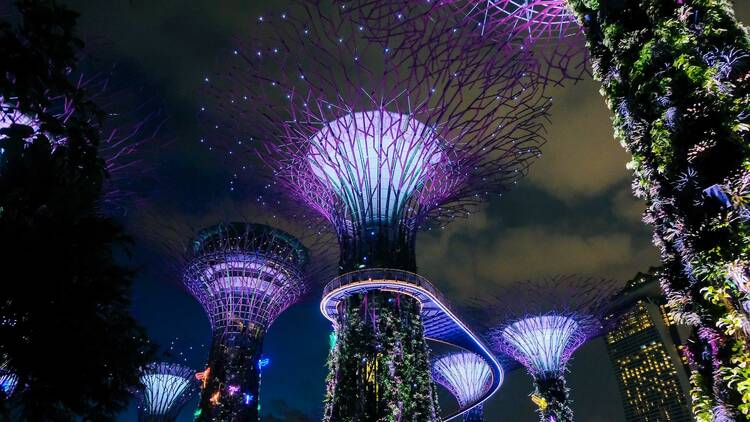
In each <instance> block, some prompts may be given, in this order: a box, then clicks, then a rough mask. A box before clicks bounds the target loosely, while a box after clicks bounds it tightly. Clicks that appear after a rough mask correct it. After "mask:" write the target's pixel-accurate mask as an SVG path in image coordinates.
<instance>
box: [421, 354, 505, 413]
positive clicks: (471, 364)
mask: <svg viewBox="0 0 750 422" xmlns="http://www.w3.org/2000/svg"><path fill="white" fill-rule="evenodd" d="M432 377H433V378H434V379H435V381H436V382H437V383H438V384H440V385H442V386H443V387H445V388H446V389H447V390H448V391H450V392H451V394H453V396H454V397H455V398H456V400H457V401H458V404H459V405H460V406H461V407H464V406H466V405H468V404H470V403H473V402H474V401H476V400H477V399H478V398H479V397H480V395H481V394H482V391H484V390H485V389H486V386H487V384H488V383H489V382H490V377H491V371H490V366H489V365H488V364H487V362H485V360H484V359H482V357H481V356H479V355H477V354H474V353H470V352H455V353H448V354H445V355H442V356H438V357H436V358H434V359H433V360H432ZM483 420H484V415H483V407H482V405H481V404H480V405H479V406H476V407H474V408H472V409H471V410H470V411H468V412H466V413H465V414H464V421H465V422H482V421H483Z"/></svg>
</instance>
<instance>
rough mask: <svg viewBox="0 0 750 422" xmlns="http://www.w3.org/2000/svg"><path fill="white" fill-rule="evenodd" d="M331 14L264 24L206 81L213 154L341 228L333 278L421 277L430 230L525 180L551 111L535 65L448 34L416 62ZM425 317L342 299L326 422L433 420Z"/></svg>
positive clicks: (437, 30) (445, 26)
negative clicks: (261, 168)
mask: <svg viewBox="0 0 750 422" xmlns="http://www.w3.org/2000/svg"><path fill="white" fill-rule="evenodd" d="M322 3H325V4H319V5H310V4H305V5H300V10H293V11H289V12H288V13H282V14H280V15H277V16H261V17H259V18H258V26H257V28H253V34H254V38H253V39H252V40H250V41H249V42H238V47H237V48H236V49H235V50H234V51H233V52H232V53H233V54H231V56H230V59H229V62H228V66H229V69H228V70H225V71H223V72H220V73H219V74H218V75H216V76H215V77H207V78H206V81H207V86H208V92H209V94H210V97H209V98H208V99H207V100H208V101H207V103H208V104H207V105H206V107H204V114H205V115H207V116H209V120H211V121H212V124H210V125H208V127H209V129H208V132H207V133H206V136H205V138H204V141H207V142H208V143H209V145H211V146H214V147H219V148H220V149H221V150H223V151H225V152H226V153H227V154H228V155H229V156H230V158H232V157H239V158H240V160H241V163H242V164H243V165H244V164H247V163H248V160H247V155H246V154H243V153H246V152H250V154H251V156H255V155H256V154H257V153H258V152H260V156H261V158H262V160H263V161H264V162H265V163H266V164H267V165H268V166H269V167H270V168H271V169H272V171H273V176H274V181H273V183H275V184H276V185H277V186H280V187H281V188H283V189H285V190H286V191H287V192H288V193H289V194H290V196H291V197H293V198H295V199H296V200H297V201H299V202H300V203H302V204H304V205H306V206H307V207H308V208H309V209H312V210H314V211H316V212H317V213H318V214H319V215H320V216H321V217H322V218H324V219H325V220H327V221H328V222H329V223H330V224H331V225H332V226H333V228H334V229H335V232H336V234H337V237H338V241H339V247H340V259H339V272H340V273H341V274H346V273H351V272H355V276H356V274H361V278H362V280H360V281H361V282H362V283H364V284H367V283H368V281H367V280H368V279H371V277H370V275H369V273H367V270H369V269H378V268H387V269H389V271H391V270H401V271H404V272H414V271H416V258H415V252H414V245H415V240H416V235H417V232H418V230H419V229H420V228H421V227H423V226H424V225H425V223H426V222H427V221H432V222H434V223H436V225H438V226H443V225H444V224H446V223H447V222H449V221H451V220H452V219H455V218H457V217H465V216H468V215H469V214H470V213H471V212H472V211H473V210H474V208H475V206H476V205H477V204H478V203H479V202H480V201H482V199H483V198H485V197H486V196H487V195H489V194H498V193H503V192H504V191H506V190H507V189H508V188H510V187H511V186H513V184H514V183H515V182H516V181H517V180H518V179H519V178H520V177H522V176H523V175H524V174H525V173H526V170H527V168H528V166H529V164H530V162H531V160H532V159H533V158H535V157H537V156H538V155H539V154H540V152H539V147H540V146H541V144H542V143H543V141H544V139H543V130H544V125H543V124H544V122H545V117H546V110H547V108H548V106H549V99H548V98H545V97H544V96H543V95H542V94H541V89H540V87H539V85H538V83H537V82H538V79H539V77H538V75H537V74H536V73H534V71H533V70H534V67H533V66H534V62H533V58H532V57H531V56H530V54H526V53H524V52H520V51H518V50H510V49H508V50H503V49H500V50H498V49H489V48H481V47H477V48H467V43H466V39H465V37H468V36H471V34H469V33H462V32H459V31H453V30H452V29H453V26H452V25H451V24H450V23H448V22H440V21H436V22H435V24H434V26H433V27H429V28H427V29H426V32H425V33H424V35H425V36H426V37H429V38H430V39H431V40H432V43H430V45H425V44H417V43H412V44H410V45H413V46H415V48H414V49H413V50H410V51H407V49H405V48H403V46H402V44H401V41H403V38H401V37H400V36H398V35H394V36H393V37H392V38H391V37H385V38H386V40H385V41H384V42H377V43H376V42H372V40H371V39H369V38H368V36H367V34H368V33H369V31H368V30H367V28H365V27H364V26H361V25H358V24H356V23H355V22H354V21H352V20H351V19H348V18H345V17H344V16H342V15H341V13H342V9H341V8H340V7H338V6H337V5H335V4H329V3H326V2H322ZM297 12H299V13H297ZM271 22H272V24H270V23H271ZM407 278H408V279H411V278H413V277H407ZM365 290H366V289H365ZM420 309H421V306H420V303H418V301H417V300H416V299H414V298H413V297H410V296H409V295H403V294H400V293H398V292H393V291H385V290H383V289H381V288H373V291H363V292H360V293H357V294H354V295H352V296H351V297H348V298H347V299H346V300H345V301H344V302H342V304H341V305H340V311H339V312H338V316H337V322H336V329H337V335H338V341H337V343H336V346H335V348H334V350H333V352H332V354H331V359H330V361H329V367H330V369H331V372H330V376H329V379H328V384H329V385H328V397H327V399H326V410H325V413H324V418H325V419H326V420H380V418H386V417H392V416H393V415H400V418H402V420H435V419H437V418H438V417H439V416H438V413H437V409H436V399H435V397H436V396H435V389H434V386H433V384H432V380H431V377H430V367H429V359H428V350H427V345H426V341H425V338H424V327H423V323H422V320H421V315H420Z"/></svg>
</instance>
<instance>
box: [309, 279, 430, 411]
mask: <svg viewBox="0 0 750 422" xmlns="http://www.w3.org/2000/svg"><path fill="white" fill-rule="evenodd" d="M428 354H429V349H428V347H427V342H426V341H425V338H424V328H423V326H422V321H421V317H420V313H419V304H418V303H417V302H416V300H415V299H413V298H411V297H409V296H401V295H398V294H394V293H386V292H370V293H368V294H367V295H358V296H353V297H351V298H349V299H348V300H347V309H346V312H345V313H344V314H343V315H342V316H341V317H340V321H339V325H338V329H337V341H336V344H335V347H334V349H333V350H332V351H331V354H330V355H329V360H328V367H329V374H328V378H327V381H328V383H327V384H328V388H327V392H326V400H325V413H324V420H326V421H336V422H355V421H364V420H367V421H377V422H397V421H409V422H423V421H436V420H439V416H438V408H437V397H436V392H435V388H434V385H433V383H432V377H431V373H430V366H429V356H428Z"/></svg>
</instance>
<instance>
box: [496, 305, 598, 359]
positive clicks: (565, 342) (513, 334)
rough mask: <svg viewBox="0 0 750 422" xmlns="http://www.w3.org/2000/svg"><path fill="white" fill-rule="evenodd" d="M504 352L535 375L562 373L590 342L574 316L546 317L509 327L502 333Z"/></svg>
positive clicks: (514, 323)
mask: <svg viewBox="0 0 750 422" xmlns="http://www.w3.org/2000/svg"><path fill="white" fill-rule="evenodd" d="M501 335H502V337H503V340H504V342H505V344H506V345H505V346H504V347H503V350H504V351H505V352H506V353H508V354H509V355H511V356H513V358H514V359H516V360H517V361H518V362H520V363H521V364H522V365H523V366H525V367H526V368H528V369H529V370H530V371H531V372H533V373H535V374H547V373H554V374H559V373H561V372H562V371H563V370H564V368H565V365H566V364H567V362H568V360H569V359H570V357H571V356H572V355H573V352H575V351H576V350H577V349H578V347H579V346H580V345H581V344H583V343H584V341H586V336H585V331H584V330H581V329H579V324H578V323H577V322H576V321H575V319H574V318H572V317H567V316H564V315H543V316H536V317H529V318H525V319H521V320H518V321H516V322H513V323H511V324H509V325H508V326H507V327H506V328H504V329H503V330H502V334H501Z"/></svg>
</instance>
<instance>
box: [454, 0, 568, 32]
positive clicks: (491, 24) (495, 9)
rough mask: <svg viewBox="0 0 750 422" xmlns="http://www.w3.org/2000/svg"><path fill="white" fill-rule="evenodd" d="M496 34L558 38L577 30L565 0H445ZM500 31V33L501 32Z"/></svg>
mask: <svg viewBox="0 0 750 422" xmlns="http://www.w3.org/2000/svg"><path fill="white" fill-rule="evenodd" d="M443 3H444V4H450V5H451V6H454V7H456V8H457V9H458V10H459V11H461V12H462V13H464V14H465V15H466V16H468V17H470V18H471V19H472V20H474V21H475V22H476V23H477V27H478V28H477V29H478V30H479V31H492V32H494V33H495V36H499V37H508V36H511V37H528V38H531V39H545V38H550V39H559V38H561V37H566V36H570V35H574V34H576V33H578V32H579V31H580V27H579V25H578V20H577V19H576V16H575V15H574V14H573V12H572V11H571V10H570V9H569V8H568V6H567V4H566V2H565V0H445V1H443ZM501 34H502V35H501Z"/></svg>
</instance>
